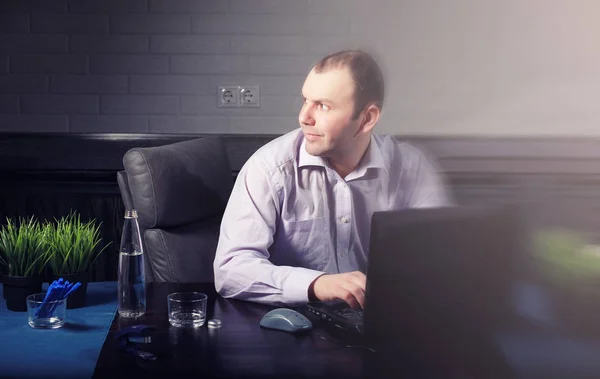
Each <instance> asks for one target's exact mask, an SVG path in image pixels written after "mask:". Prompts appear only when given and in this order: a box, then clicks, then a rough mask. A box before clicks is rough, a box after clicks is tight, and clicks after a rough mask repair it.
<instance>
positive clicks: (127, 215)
mask: <svg viewBox="0 0 600 379" xmlns="http://www.w3.org/2000/svg"><path fill="white" fill-rule="evenodd" d="M137 216H138V214H137V211H136V210H135V209H128V210H126V211H125V218H137Z"/></svg>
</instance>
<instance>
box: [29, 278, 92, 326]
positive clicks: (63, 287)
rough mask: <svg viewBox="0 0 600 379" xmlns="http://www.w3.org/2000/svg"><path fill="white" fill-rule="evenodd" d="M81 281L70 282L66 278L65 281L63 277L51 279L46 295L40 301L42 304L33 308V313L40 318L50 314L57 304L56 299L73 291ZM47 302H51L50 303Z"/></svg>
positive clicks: (65, 296)
mask: <svg viewBox="0 0 600 379" xmlns="http://www.w3.org/2000/svg"><path fill="white" fill-rule="evenodd" d="M79 287H81V283H80V282H77V283H70V282H69V281H68V280H67V281H65V280H64V279H63V278H60V279H58V280H55V281H53V282H52V283H51V284H50V285H49V286H48V291H47V292H46V297H44V300H43V301H42V304H41V305H40V307H39V308H38V309H36V310H35V315H36V316H37V317H40V318H47V317H50V316H52V314H53V313H54V310H55V309H56V307H57V306H58V303H57V301H60V300H65V299H66V298H67V297H68V296H69V295H70V294H72V293H73V292H75V290H77V289H78V288H79ZM48 303H52V304H51V305H50V304H48Z"/></svg>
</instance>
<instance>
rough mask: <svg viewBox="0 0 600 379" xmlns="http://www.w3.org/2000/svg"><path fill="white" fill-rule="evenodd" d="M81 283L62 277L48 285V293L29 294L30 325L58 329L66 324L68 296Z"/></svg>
mask: <svg viewBox="0 0 600 379" xmlns="http://www.w3.org/2000/svg"><path fill="white" fill-rule="evenodd" d="M80 286H81V283H79V282H77V283H70V282H69V281H68V280H66V281H65V280H64V279H63V278H60V279H58V280H55V281H54V282H52V283H51V284H50V286H48V290H47V291H46V293H45V294H44V293H37V294H33V295H29V296H27V313H28V316H29V325H30V326H31V327H32V328H36V329H38V328H39V329H57V328H60V327H62V326H63V325H64V324H65V320H66V313H67V297H68V296H69V295H70V294H72V293H73V292H74V291H76V290H77V289H78V288H79V287H80Z"/></svg>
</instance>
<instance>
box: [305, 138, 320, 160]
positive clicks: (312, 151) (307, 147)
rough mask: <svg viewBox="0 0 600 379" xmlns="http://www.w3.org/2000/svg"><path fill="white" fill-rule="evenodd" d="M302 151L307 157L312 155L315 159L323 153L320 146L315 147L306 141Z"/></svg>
mask: <svg viewBox="0 0 600 379" xmlns="http://www.w3.org/2000/svg"><path fill="white" fill-rule="evenodd" d="M304 149H305V150H306V152H307V153H308V154H309V155H314V156H315V157H320V156H322V155H323V153H324V151H323V149H322V148H321V147H320V146H317V145H316V144H313V143H310V142H308V141H306V144H305V145H304Z"/></svg>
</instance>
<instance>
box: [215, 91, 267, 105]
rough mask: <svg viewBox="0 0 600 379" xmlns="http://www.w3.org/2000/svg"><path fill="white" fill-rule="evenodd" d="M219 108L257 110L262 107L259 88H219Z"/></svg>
mask: <svg viewBox="0 0 600 379" xmlns="http://www.w3.org/2000/svg"><path fill="white" fill-rule="evenodd" d="M217 107H219V108H252V107H254V108H256V107H260V87H259V86H219V87H218V88H217Z"/></svg>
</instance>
